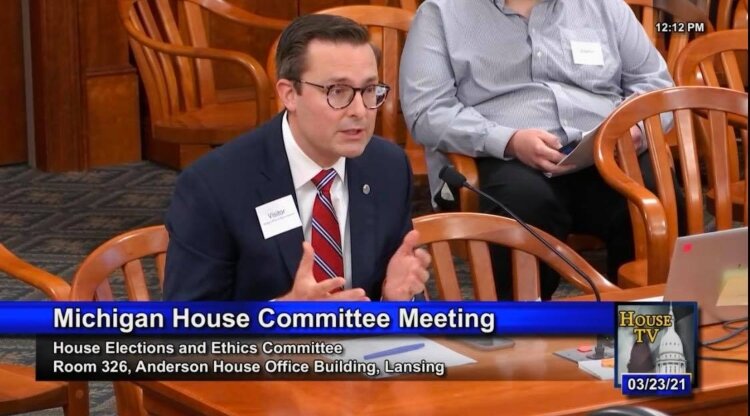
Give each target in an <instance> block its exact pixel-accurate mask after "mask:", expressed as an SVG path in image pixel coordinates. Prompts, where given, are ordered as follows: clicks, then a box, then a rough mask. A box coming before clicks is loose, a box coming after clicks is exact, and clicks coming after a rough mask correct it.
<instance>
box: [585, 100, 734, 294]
mask: <svg viewBox="0 0 750 416" xmlns="http://www.w3.org/2000/svg"><path fill="white" fill-rule="evenodd" d="M698 109H699V110H702V111H707V115H708V127H709V130H708V131H709V133H710V136H709V137H710V138H711V140H709V141H708V144H709V145H710V151H708V152H706V153H703V154H701V153H699V152H698V143H697V140H696V138H695V137H696V136H695V129H694V124H693V110H698ZM664 112H671V113H672V114H673V117H674V126H673V127H672V129H673V130H675V131H676V136H677V139H678V143H677V144H678V147H677V149H678V152H679V158H680V162H681V163H680V164H679V169H678V172H677V173H678V174H679V175H680V178H681V182H682V184H683V187H684V192H685V199H684V202H685V207H686V213H685V215H686V218H685V219H686V221H685V222H686V224H687V233H688V234H699V233H702V232H704V185H705V184H704V183H702V179H701V174H700V170H701V157H703V158H710V159H711V162H710V163H708V164H706V166H707V167H708V169H707V173H706V174H707V176H708V177H709V178H710V179H709V182H710V183H712V184H713V185H714V189H715V196H716V197H715V199H714V201H713V211H714V212H715V215H716V228H717V229H719V230H724V229H727V228H730V227H732V222H733V221H739V222H744V223H745V225H747V208H748V205H747V189H745V201H744V215H743V218H736V217H733V210H732V203H731V192H730V189H731V180H730V175H729V151H728V148H727V147H728V146H727V126H728V124H729V121H728V120H731V118H730V117H728V115H732V116H733V117H734V118H735V121H734V123H737V124H739V123H742V124H744V125H743V127H744V128H745V129H747V94H745V93H740V92H737V91H732V90H728V89H724V88H713V87H676V88H669V89H664V90H658V91H653V92H649V93H646V94H644V95H641V96H638V97H635V98H633V99H632V100H629V101H627V102H626V103H624V104H623V105H622V106H620V107H619V108H617V109H616V110H615V111H614V112H613V113H612V114H611V115H610V116H609V117H608V118H607V120H605V121H604V123H603V124H602V127H601V129H600V130H599V134H598V136H597V138H596V142H595V144H594V160H595V162H596V166H597V168H598V169H599V171H600V172H601V174H602V177H603V178H604V180H605V181H606V182H607V183H608V184H609V185H611V186H612V187H613V188H614V189H616V190H617V191H619V192H620V193H621V194H623V195H624V196H625V197H626V198H627V199H628V201H629V207H630V217H631V220H632V222H633V234H634V241H635V251H636V259H635V260H634V261H633V262H630V263H627V264H625V265H623V266H622V267H621V268H620V271H619V279H618V285H619V286H620V287H623V288H625V287H632V286H646V285H653V284H657V283H664V282H665V281H666V279H667V273H668V271H669V259H670V257H671V255H672V248H673V246H674V243H675V240H676V238H677V232H678V227H677V224H678V220H677V215H678V213H677V199H676V198H677V195H676V193H675V188H674V181H673V179H672V171H673V169H674V164H673V163H672V156H671V154H670V150H669V148H668V147H667V146H666V145H665V139H664V134H663V132H662V125H661V118H660V116H659V115H660V114H661V113H664ZM640 121H645V128H646V135H645V136H646V139H647V140H648V145H649V149H650V151H649V154H650V158H651V165H652V168H653V172H654V179H655V181H656V186H657V194H656V195H654V194H653V193H651V192H650V191H649V190H648V189H647V188H646V187H645V186H644V185H643V183H644V182H643V177H642V175H641V171H640V167H639V165H638V160H637V157H636V152H635V149H634V147H633V144H632V140H631V137H630V133H629V129H630V127H631V126H633V125H634V124H636V123H638V122H640ZM703 155H705V156H703ZM744 161H745V176H747V147H746V146H745V147H744ZM745 187H747V184H746V185H745Z"/></svg>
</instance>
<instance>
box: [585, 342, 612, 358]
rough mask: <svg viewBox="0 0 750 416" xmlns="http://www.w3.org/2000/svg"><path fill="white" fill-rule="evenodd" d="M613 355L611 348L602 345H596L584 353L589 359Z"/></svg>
mask: <svg viewBox="0 0 750 416" xmlns="http://www.w3.org/2000/svg"><path fill="white" fill-rule="evenodd" d="M614 356H615V353H614V350H613V349H612V348H608V347H605V346H604V345H601V344H600V345H597V346H596V347H594V351H592V352H591V353H589V354H587V355H586V358H588V359H589V360H603V359H607V358H613V357H614Z"/></svg>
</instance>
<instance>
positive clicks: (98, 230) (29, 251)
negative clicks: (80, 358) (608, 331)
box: [0, 162, 603, 416]
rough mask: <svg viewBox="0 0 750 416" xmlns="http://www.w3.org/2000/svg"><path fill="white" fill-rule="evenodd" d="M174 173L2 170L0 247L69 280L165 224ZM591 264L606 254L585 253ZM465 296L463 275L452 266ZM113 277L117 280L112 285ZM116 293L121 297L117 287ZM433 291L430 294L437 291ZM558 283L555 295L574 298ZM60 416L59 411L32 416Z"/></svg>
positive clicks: (0, 289)
mask: <svg viewBox="0 0 750 416" xmlns="http://www.w3.org/2000/svg"><path fill="white" fill-rule="evenodd" d="M176 177H177V173H176V172H175V171H172V170H169V169H165V168H162V167H159V166H156V165H154V164H151V163H148V162H139V163H134V164H129V165H124V166H116V167H108V168H103V169H94V170H91V171H89V172H76V173H63V174H51V173H44V172H40V171H38V170H35V169H31V168H29V167H27V166H10V167H0V242H2V243H3V244H4V245H5V246H6V247H7V248H8V249H10V250H11V251H13V252H14V253H16V255H18V256H19V257H21V258H23V259H25V260H26V261H28V262H30V263H32V264H34V265H36V266H38V267H41V268H43V269H45V270H48V271H50V272H52V273H54V274H57V275H59V276H61V277H63V278H65V279H67V280H68V281H70V279H71V278H72V276H73V273H74V272H75V270H76V267H77V265H78V264H79V263H80V262H81V261H82V260H83V258H84V257H85V256H86V254H88V253H89V252H91V251H92V250H93V249H94V248H95V247H97V246H98V245H99V244H101V243H103V242H105V241H107V240H108V239H109V238H111V237H113V236H115V235H117V234H119V233H121V232H124V231H126V230H130V229H133V228H138V227H143V226H146V225H152V224H159V223H162V222H163V215H164V212H165V210H166V208H167V206H168V205H169V199H170V196H171V193H172V188H173V186H174V183H175V179H176ZM414 195H415V200H414V214H415V215H422V214H426V213H429V212H430V205H429V192H428V190H427V187H426V186H425V185H417V186H416V187H415V192H414ZM586 257H587V259H588V260H589V261H590V262H592V264H594V265H596V266H600V265H601V264H602V263H603V253H601V252H595V253H586ZM457 271H458V273H459V275H461V276H462V282H463V284H462V286H463V288H464V289H466V296H467V297H470V288H469V286H468V284H467V283H466V281H467V275H468V274H467V271H466V268H465V266H464V265H461V264H459V265H458V267H457ZM116 280H117V279H116V278H115V282H116ZM113 290H114V291H115V293H117V292H120V291H121V288H118V287H117V285H116V283H115V286H114V287H113ZM430 292H431V293H432V294H433V296H434V294H435V290H434V287H430ZM575 293H576V289H574V288H572V287H571V286H570V285H566V284H563V285H561V287H560V288H559V289H558V292H557V293H556V294H555V297H560V296H568V295H571V294H575ZM41 299H44V295H43V294H42V293H41V292H39V291H37V290H35V289H33V288H31V287H30V286H28V285H25V284H23V283H20V282H17V281H15V280H12V279H9V278H8V277H7V276H5V275H4V274H2V273H0V300H41ZM34 360H35V354H34V346H33V339H28V338H9V337H4V338H0V362H14V363H20V364H27V365H31V364H33V363H34ZM90 396H91V414H92V415H94V416H96V415H112V414H115V403H114V398H113V396H112V388H111V383H106V382H94V383H91V386H90ZM33 414H34V415H37V416H41V415H44V416H48V415H62V411H61V410H52V411H45V412H36V413H33Z"/></svg>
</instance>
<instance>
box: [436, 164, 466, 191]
mask: <svg viewBox="0 0 750 416" xmlns="http://www.w3.org/2000/svg"><path fill="white" fill-rule="evenodd" d="M438 177H439V178H440V179H442V180H443V181H445V183H447V184H448V186H450V187H452V188H461V187H463V186H464V184H465V183H466V176H464V175H462V174H461V173H460V172H459V171H457V170H456V169H454V168H453V166H451V165H445V166H443V168H442V169H440V173H439V174H438Z"/></svg>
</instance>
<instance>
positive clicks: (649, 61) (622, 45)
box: [613, 1, 674, 98]
mask: <svg viewBox="0 0 750 416" xmlns="http://www.w3.org/2000/svg"><path fill="white" fill-rule="evenodd" d="M613 3H614V4H615V7H614V8H613V9H614V16H613V20H614V22H615V23H618V24H615V25H614V26H615V28H616V30H617V32H616V33H617V35H618V39H617V45H618V49H619V51H620V60H621V63H622V78H621V87H622V90H623V97H625V98H627V97H630V96H631V95H632V94H636V93H644V92H648V91H653V90H657V89H661V88H668V87H672V86H674V82H673V81H672V77H671V76H670V75H669V70H668V68H667V63H666V62H665V61H664V58H662V56H661V54H659V51H657V50H656V48H655V47H654V45H653V44H652V43H651V41H650V40H649V38H648V36H647V35H646V32H645V31H644V30H643V27H642V26H641V23H640V22H639V21H638V20H637V19H636V17H635V15H633V12H632V11H631V10H630V7H629V6H628V5H627V3H625V2H623V1H613Z"/></svg>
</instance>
